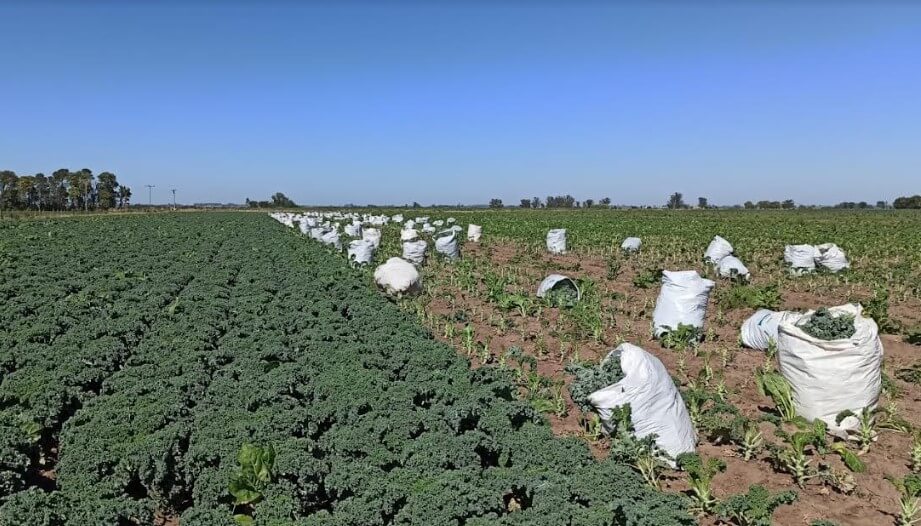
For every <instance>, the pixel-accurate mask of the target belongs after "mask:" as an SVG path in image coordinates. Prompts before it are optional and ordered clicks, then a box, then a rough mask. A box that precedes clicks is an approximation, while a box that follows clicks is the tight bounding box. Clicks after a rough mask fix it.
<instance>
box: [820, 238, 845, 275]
mask: <svg viewBox="0 0 921 526" xmlns="http://www.w3.org/2000/svg"><path fill="white" fill-rule="evenodd" d="M815 248H816V250H817V251H818V255H817V256H816V260H815V262H816V264H817V265H819V266H820V267H823V268H826V269H828V270H830V271H832V272H841V271H842V270H844V269H846V268H848V267H850V266H851V265H850V263H848V261H847V256H846V255H844V251H843V250H841V248H840V247H838V245H836V244H834V243H823V244H821V245H818V246H816V247H815Z"/></svg>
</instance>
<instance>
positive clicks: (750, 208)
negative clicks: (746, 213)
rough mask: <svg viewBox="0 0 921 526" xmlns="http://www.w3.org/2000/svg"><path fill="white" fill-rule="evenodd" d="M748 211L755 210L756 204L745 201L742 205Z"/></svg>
mask: <svg viewBox="0 0 921 526" xmlns="http://www.w3.org/2000/svg"><path fill="white" fill-rule="evenodd" d="M742 206H743V207H744V208H745V209H746V210H753V209H754V208H755V203H752V202H751V201H745V204H743V205H742Z"/></svg>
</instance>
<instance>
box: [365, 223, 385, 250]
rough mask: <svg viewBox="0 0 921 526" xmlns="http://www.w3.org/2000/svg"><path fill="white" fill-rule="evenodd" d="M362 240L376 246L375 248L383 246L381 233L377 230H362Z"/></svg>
mask: <svg viewBox="0 0 921 526" xmlns="http://www.w3.org/2000/svg"><path fill="white" fill-rule="evenodd" d="M361 238H362V239H363V240H365V241H367V242H369V243H371V244H372V245H374V248H378V247H380V246H381V231H380V230H379V229H377V228H366V229H364V230H362V232H361Z"/></svg>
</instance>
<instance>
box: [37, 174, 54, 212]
mask: <svg viewBox="0 0 921 526" xmlns="http://www.w3.org/2000/svg"><path fill="white" fill-rule="evenodd" d="M33 180H34V181H35V182H34V183H33V186H34V187H35V194H36V200H37V204H38V209H39V210H44V209H45V208H48V206H49V203H48V200H49V198H50V192H49V190H50V189H51V186H50V185H49V181H48V178H47V177H45V174H43V173H37V174H35V177H34V179H33Z"/></svg>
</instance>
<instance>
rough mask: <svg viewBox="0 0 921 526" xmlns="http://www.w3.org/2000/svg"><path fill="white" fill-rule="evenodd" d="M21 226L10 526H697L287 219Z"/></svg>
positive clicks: (6, 468) (199, 217)
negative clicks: (555, 432)
mask: <svg viewBox="0 0 921 526" xmlns="http://www.w3.org/2000/svg"><path fill="white" fill-rule="evenodd" d="M0 229H2V232H0V235H2V237H3V239H4V246H3V249H4V258H3V259H2V261H3V263H4V264H3V265H2V266H0V272H2V274H0V276H2V282H0V297H2V298H4V299H5V300H6V301H4V302H3V306H2V308H0V319H2V320H3V321H4V325H3V328H2V329H0V331H2V332H0V342H2V343H0V373H2V379H0V427H2V429H0V437H2V439H0V455H2V456H0V524H4V525H5V524H16V525H23V526H31V525H35V526H37V525H49V526H51V525H78V524H79V525H85V524H113V525H121V524H152V523H154V520H155V516H157V515H159V516H161V517H162V516H167V517H178V518H179V521H180V524H182V525H183V526H186V525H189V526H191V525H212V524H214V525H219V524H220V525H223V524H230V523H232V522H233V520H234V519H233V517H234V515H236V516H237V519H236V520H237V521H238V522H241V523H254V524H257V525H276V524H277V525H291V524H295V525H320V524H336V525H356V526H357V525H361V526H367V525H387V524H419V525H423V524H424V525H452V524H457V525H461V524H464V525H467V526H473V525H485V524H509V525H512V524H579V525H602V524H632V525H669V524H693V523H694V521H693V520H692V519H691V518H690V517H689V515H688V514H687V512H686V511H685V509H684V507H683V505H682V504H681V501H680V497H676V496H669V495H664V494H661V493H657V492H654V491H652V490H651V489H649V488H647V487H646V486H645V485H644V484H643V482H642V479H641V478H640V477H639V476H638V475H637V474H636V473H635V472H634V471H632V470H631V469H630V468H628V467H626V466H624V465H623V464H618V463H615V462H613V461H604V462H598V461H596V460H595V459H593V458H592V456H591V454H590V453H589V451H588V449H587V446H586V445H585V444H584V443H583V442H582V441H580V440H578V439H575V438H572V439H556V438H554V437H553V436H552V434H551V432H550V429H549V427H548V426H547V425H546V423H545V422H544V421H543V420H542V418H541V416H540V415H538V414H537V413H535V412H534V410H533V409H531V408H530V406H528V405H527V404H525V403H522V402H520V401H518V400H516V396H515V393H516V388H515V387H514V386H513V384H512V383H511V380H510V379H509V378H507V377H506V373H504V372H502V371H501V370H499V369H496V368H492V367H483V368H480V369H477V370H475V371H472V370H470V368H469V364H468V362H467V361H466V360H464V359H463V358H461V357H459V356H458V355H457V353H456V352H455V350H453V349H451V348H450V347H447V346H445V345H441V344H439V343H437V342H435V341H434V340H433V339H432V337H431V335H429V334H427V333H426V332H425V331H424V330H423V329H422V328H421V327H419V326H418V325H417V324H416V323H414V322H413V320H411V319H410V318H409V317H408V316H407V315H406V314H404V313H402V312H401V311H400V310H399V309H398V308H397V307H396V306H395V305H393V304H391V303H390V302H389V301H388V300H386V299H385V298H383V297H381V296H379V295H376V294H373V293H371V292H369V288H368V286H367V283H366V281H367V279H368V278H367V276H366V275H364V274H362V273H361V272H360V271H357V270H352V269H349V268H347V267H346V266H345V264H344V263H343V262H341V261H339V260H338V259H336V258H331V257H330V256H329V254H328V253H326V252H325V251H324V249H323V248H322V247H320V246H319V245H317V244H314V243H312V242H310V241H308V240H306V239H304V238H303V237H302V236H299V235H297V234H295V233H294V232H292V231H290V230H288V229H285V227H283V226H282V225H280V224H278V223H276V222H275V221H273V220H271V219H270V218H268V217H267V216H263V215H254V214H244V213H236V214H234V213H228V214H182V215H174V216H166V215H164V216H147V217H143V216H142V217H132V216H124V217H114V218H92V219H72V220H59V221H33V222H28V223H9V224H5V225H3V226H2V227H0ZM37 269H41V271H40V272H36V270H37Z"/></svg>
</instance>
